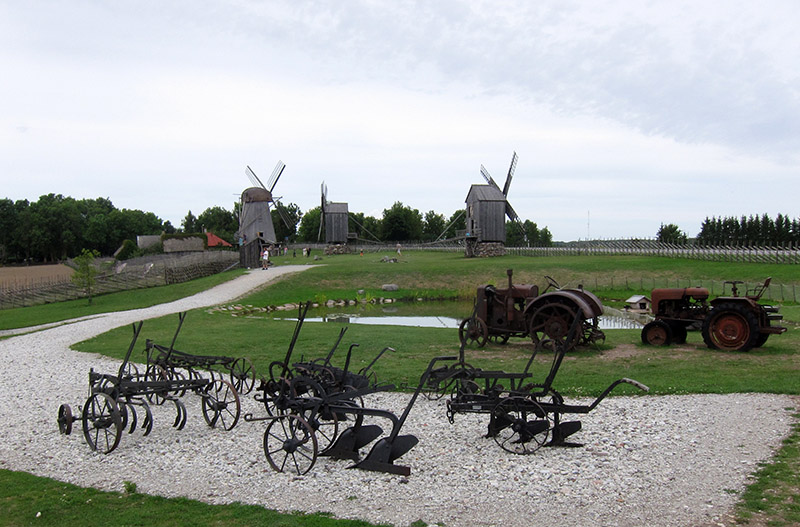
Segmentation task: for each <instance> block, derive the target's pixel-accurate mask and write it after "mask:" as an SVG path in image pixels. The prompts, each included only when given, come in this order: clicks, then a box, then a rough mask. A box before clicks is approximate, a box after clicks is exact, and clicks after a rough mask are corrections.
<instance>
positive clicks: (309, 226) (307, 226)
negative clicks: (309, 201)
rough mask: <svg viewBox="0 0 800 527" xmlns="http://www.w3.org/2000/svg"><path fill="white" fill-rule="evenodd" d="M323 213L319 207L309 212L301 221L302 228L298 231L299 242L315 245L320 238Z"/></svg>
mask: <svg viewBox="0 0 800 527" xmlns="http://www.w3.org/2000/svg"><path fill="white" fill-rule="evenodd" d="M321 215H322V211H321V209H320V208H319V207H314V208H313V209H311V210H309V211H307V212H306V213H305V214H303V217H302V218H301V219H300V227H299V229H298V230H297V240H298V241H301V242H309V243H315V242H316V241H317V238H318V236H319V223H320V216H321Z"/></svg>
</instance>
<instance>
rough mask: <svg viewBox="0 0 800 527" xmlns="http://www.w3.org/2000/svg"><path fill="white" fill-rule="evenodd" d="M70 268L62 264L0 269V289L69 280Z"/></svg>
mask: <svg viewBox="0 0 800 527" xmlns="http://www.w3.org/2000/svg"><path fill="white" fill-rule="evenodd" d="M72 272H73V271H72V268H71V267H67V266H66V265H63V264H53V265H30V266H19V267H16V266H15V267H0V287H12V288H13V287H15V286H16V287H23V286H29V285H36V284H39V283H42V282H47V281H64V280H69V278H70V277H71V276H72Z"/></svg>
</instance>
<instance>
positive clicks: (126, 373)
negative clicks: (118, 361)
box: [122, 362, 139, 380]
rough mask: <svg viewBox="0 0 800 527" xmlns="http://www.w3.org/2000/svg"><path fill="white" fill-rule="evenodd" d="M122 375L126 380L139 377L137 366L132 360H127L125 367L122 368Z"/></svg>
mask: <svg viewBox="0 0 800 527" xmlns="http://www.w3.org/2000/svg"><path fill="white" fill-rule="evenodd" d="M122 377H123V378H124V379H127V380H136V379H138V378H139V368H138V367H137V366H136V364H134V363H132V362H127V363H126V364H125V368H124V369H123V370H122Z"/></svg>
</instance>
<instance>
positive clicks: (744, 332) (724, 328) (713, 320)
mask: <svg viewBox="0 0 800 527" xmlns="http://www.w3.org/2000/svg"><path fill="white" fill-rule="evenodd" d="M758 335H759V333H758V320H757V319H756V316H755V314H754V313H753V312H752V311H750V310H749V309H747V308H746V307H745V306H743V305H741V304H735V303H732V302H726V303H724V304H720V305H719V306H717V307H715V308H714V309H712V310H711V313H709V315H708V317H706V319H705V320H704V321H703V341H704V342H705V343H706V345H707V346H708V347H709V348H715V349H721V350H726V351H749V350H750V348H752V347H753V346H754V345H755V343H756V341H757V340H758Z"/></svg>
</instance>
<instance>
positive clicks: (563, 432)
mask: <svg viewBox="0 0 800 527" xmlns="http://www.w3.org/2000/svg"><path fill="white" fill-rule="evenodd" d="M580 429H581V422H580V421H567V422H564V423H559V424H558V425H556V426H554V427H553V438H552V439H551V440H550V442H549V443H548V444H547V446H583V445H581V444H580V443H570V442H568V441H565V439H566V438H568V437H569V436H571V435H572V434H574V433H576V432H578V431H579V430H580Z"/></svg>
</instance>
